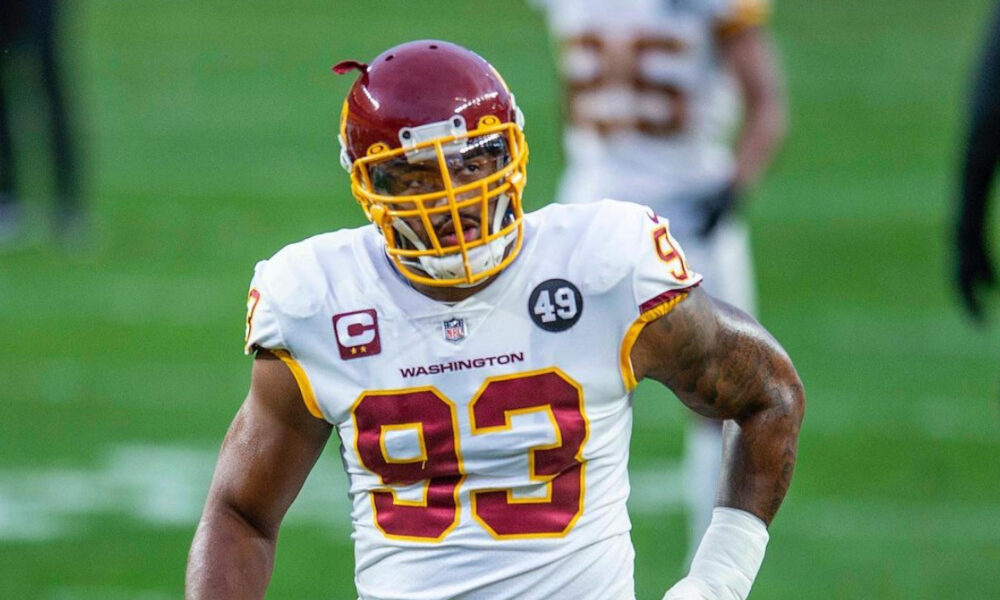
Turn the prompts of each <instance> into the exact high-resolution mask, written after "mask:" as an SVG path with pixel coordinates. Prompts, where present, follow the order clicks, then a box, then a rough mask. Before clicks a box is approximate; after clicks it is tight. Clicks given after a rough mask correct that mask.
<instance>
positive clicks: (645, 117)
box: [532, 0, 769, 221]
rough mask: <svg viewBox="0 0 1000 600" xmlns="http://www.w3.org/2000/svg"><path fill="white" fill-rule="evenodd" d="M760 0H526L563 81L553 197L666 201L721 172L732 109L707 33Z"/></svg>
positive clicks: (730, 27) (755, 17) (763, 7)
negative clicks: (541, 19) (544, 19)
mask: <svg viewBox="0 0 1000 600" xmlns="http://www.w3.org/2000/svg"><path fill="white" fill-rule="evenodd" d="M768 1H769V0H532V2H533V3H535V4H537V5H540V6H541V7H543V8H544V9H545V11H546V14H547V16H548V21H549V25H550V29H551V31H552V34H553V37H554V38H555V40H556V42H557V47H558V49H559V51H560V59H561V60H560V69H561V71H562V74H563V77H564V79H565V84H566V94H567V102H566V112H567V115H566V116H567V123H566V126H565V140H564V141H565V153H566V160H567V170H566V173H565V180H564V185H563V187H562V189H561V192H560V201H562V202H590V201H594V200H599V199H601V198H616V199H620V200H628V201H632V202H638V203H642V204H649V205H650V206H652V207H653V208H655V209H656V210H658V211H662V212H664V213H666V214H670V215H671V217H672V219H674V220H675V221H676V219H677V218H678V217H679V216H681V215H682V213H680V212H678V211H677V208H676V207H675V206H673V204H675V203H677V202H683V201H687V200H689V199H691V198H697V197H699V196H702V195H705V194H708V193H711V192H712V191H714V190H715V189H718V188H719V187H720V186H721V185H724V183H725V182H726V181H728V180H729V179H730V178H731V176H732V172H733V168H734V158H733V153H732V150H731V148H730V140H729V137H730V132H731V130H732V129H733V127H734V126H735V125H736V119H737V117H738V116H739V114H740V109H739V103H738V102H737V96H736V93H735V87H734V86H733V85H732V82H731V77H730V76H729V74H728V73H727V72H726V70H725V69H724V66H723V65H722V63H721V61H720V57H719V55H718V52H717V43H716V42H717V39H718V36H719V35H725V34H726V33H727V32H730V31H736V30H738V29H740V28H742V27H747V26H751V25H756V24H759V23H762V22H763V21H764V20H765V18H766V15H767V10H768Z"/></svg>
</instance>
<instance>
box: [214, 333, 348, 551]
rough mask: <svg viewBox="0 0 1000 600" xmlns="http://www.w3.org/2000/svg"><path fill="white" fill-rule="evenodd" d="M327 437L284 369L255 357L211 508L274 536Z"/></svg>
mask: <svg viewBox="0 0 1000 600" xmlns="http://www.w3.org/2000/svg"><path fill="white" fill-rule="evenodd" d="M330 432H331V427H330V425H329V424H328V423H326V422H325V421H321V420H319V419H317V418H315V417H314V416H313V415H311V414H309V411H308V410H307V408H306V405H305V404H304V402H303V400H302V394H301V392H300V391H299V388H298V384H297V383H296V381H295V378H294V376H293V375H292V373H291V372H290V371H289V368H288V366H286V365H285V364H284V363H283V362H282V361H280V360H278V359H277V357H275V356H274V355H272V354H270V353H269V352H266V351H260V352H258V356H257V358H256V359H255V360H254V366H253V378H252V382H251V386H250V393H249V394H248V395H247V398H246V400H245V401H244V403H243V405H242V406H241V407H240V410H239V412H238V413H237V414H236V417H235V418H234V419H233V422H232V424H231V425H230V428H229V432H228V433H227V435H226V439H225V441H224V442H223V444H222V449H221V451H220V454H219V461H218V464H217V466H216V471H215V475H214V478H213V481H212V488H211V491H210V493H209V500H208V502H209V507H210V508H214V509H220V510H229V511H234V512H235V513H237V515H238V516H239V517H240V518H242V519H244V520H246V521H247V522H248V523H249V524H251V525H253V526H254V527H255V528H257V529H259V530H260V531H261V533H263V534H265V535H268V536H270V537H273V536H274V535H276V533H277V528H278V525H279V524H280V522H281V519H282V517H283V516H284V514H285V511H287V510H288V507H289V506H290V505H291V503H292V501H293V500H294V499H295V496H296V495H297V494H298V492H299V490H300V489H301V487H302V484H303V483H304V482H305V479H306V476H307V475H308V474H309V471H310V470H311V469H312V466H313V465H314V464H315V462H316V459H317V458H318V457H319V455H320V453H321V452H322V450H323V447H324V446H325V445H326V442H327V440H328V439H329V437H330Z"/></svg>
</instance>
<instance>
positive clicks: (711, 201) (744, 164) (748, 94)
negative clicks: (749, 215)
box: [699, 25, 788, 237]
mask: <svg viewBox="0 0 1000 600" xmlns="http://www.w3.org/2000/svg"><path fill="white" fill-rule="evenodd" d="M716 35H718V36H719V40H718V47H719V53H720V55H721V57H722V61H723V64H725V65H726V67H727V68H728V69H729V71H730V72H732V73H733V75H734V77H735V79H736V83H737V85H738V86H739V90H740V96H741V98H742V101H743V123H742V126H741V127H740V132H739V136H738V138H737V140H736V166H735V169H734V172H733V176H732V179H731V180H730V182H729V185H727V186H726V187H725V188H723V189H722V190H720V191H719V192H718V193H716V194H715V195H713V196H712V197H709V198H706V199H704V200H703V210H704V212H705V214H704V220H703V222H702V225H701V227H700V228H699V234H700V235H701V236H702V237H707V236H709V235H710V234H711V233H712V232H713V231H714V230H715V228H716V226H717V225H718V224H719V223H720V222H721V221H722V219H723V217H724V216H725V215H726V214H727V213H729V212H730V211H732V210H734V209H735V208H736V206H737V205H738V204H739V202H740V198H741V197H742V195H743V194H744V192H745V191H746V190H747V189H748V188H750V187H752V186H753V184H754V183H755V182H756V181H757V180H758V179H760V177H761V176H763V174H764V172H765V171H766V170H767V168H768V167H769V166H770V165H771V161H772V160H773V159H774V155H775V154H776V153H777V151H778V148H779V147H780V145H781V142H782V140H783V139H784V137H785V130H786V128H787V113H788V109H787V106H786V102H785V93H784V84H783V78H782V75H781V69H780V68H779V66H778V61H777V58H776V55H775V50H774V43H773V42H772V40H771V34H770V32H769V31H768V30H767V29H766V28H764V27H763V26H760V25H753V26H745V27H739V28H737V29H735V30H733V29H732V28H724V29H721V30H720V32H719V33H717V34H716Z"/></svg>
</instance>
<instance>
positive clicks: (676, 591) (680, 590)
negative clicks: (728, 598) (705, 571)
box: [663, 577, 716, 600]
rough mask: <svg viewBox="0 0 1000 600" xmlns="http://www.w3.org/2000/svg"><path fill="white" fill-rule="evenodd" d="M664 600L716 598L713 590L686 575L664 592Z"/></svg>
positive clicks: (705, 599) (713, 599)
mask: <svg viewBox="0 0 1000 600" xmlns="http://www.w3.org/2000/svg"><path fill="white" fill-rule="evenodd" d="M663 600H716V599H715V596H714V595H713V594H712V591H711V590H710V589H708V587H707V586H706V585H705V584H703V583H702V582H700V581H698V580H697V579H692V578H691V577H685V578H684V579H681V580H680V581H678V582H677V583H675V584H674V586H673V587H672V588H670V589H669V590H667V593H666V594H664V596H663Z"/></svg>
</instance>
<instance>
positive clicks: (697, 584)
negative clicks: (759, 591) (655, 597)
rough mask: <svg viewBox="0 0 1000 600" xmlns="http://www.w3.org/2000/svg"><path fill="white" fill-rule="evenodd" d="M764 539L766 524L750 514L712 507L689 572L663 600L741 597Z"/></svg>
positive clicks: (757, 564)
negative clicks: (709, 518)
mask: <svg viewBox="0 0 1000 600" xmlns="http://www.w3.org/2000/svg"><path fill="white" fill-rule="evenodd" d="M767 540H768V534H767V526H766V525H765V524H764V522H763V521H761V520H760V519H758V518H757V517H755V516H754V515H752V514H750V513H748V512H746V511H743V510H739V509H736V508H723V507H718V508H716V509H715V510H713V511H712V522H711V523H710V524H709V526H708V529H707V530H706V531H705V535H704V536H702V538H701V543H700V544H699V545H698V551H697V552H695V555H694V560H692V561H691V570H690V572H689V573H688V575H687V577H685V578H684V579H681V580H680V581H679V582H677V584H676V585H674V586H673V587H672V588H670V589H669V590H668V591H667V594H666V595H665V596H664V597H663V600H703V599H704V600H744V599H745V598H746V597H747V595H749V594H750V586H752V585H753V580H754V579H755V578H756V577H757V571H759V570H760V564H761V562H763V561H764V549H765V548H766V547H767Z"/></svg>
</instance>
